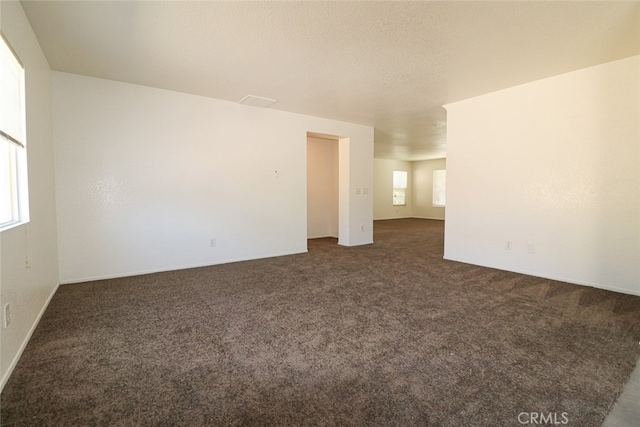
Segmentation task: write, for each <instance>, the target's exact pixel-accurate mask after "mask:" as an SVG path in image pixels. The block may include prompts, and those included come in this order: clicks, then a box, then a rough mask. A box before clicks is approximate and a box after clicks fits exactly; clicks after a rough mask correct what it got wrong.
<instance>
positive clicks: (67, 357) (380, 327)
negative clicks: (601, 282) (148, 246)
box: [1, 220, 640, 426]
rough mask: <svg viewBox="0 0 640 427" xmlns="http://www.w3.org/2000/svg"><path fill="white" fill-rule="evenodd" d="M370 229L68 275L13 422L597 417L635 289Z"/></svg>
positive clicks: (405, 230) (6, 410) (18, 382)
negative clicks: (274, 247) (253, 256)
mask: <svg viewBox="0 0 640 427" xmlns="http://www.w3.org/2000/svg"><path fill="white" fill-rule="evenodd" d="M374 238H375V244H373V245H369V246H366V247H357V248H344V247H339V246H337V245H336V242H335V240H333V239H319V240H314V241H310V242H309V253H308V254H303V255H293V256H286V257H279V258H272V259H264V260H257V261H249V262H243V263H234V264H226V265H219V266H213V267H207V268H198V269H191V270H183V271H175V272H169V273H158V274H151V275H145V276H137V277H131V278H123V279H114V280H106V281H99V282H92V283H85V284H77V285H66V286H61V287H60V289H59V291H58V292H57V294H56V295H55V296H54V298H53V300H52V301H51V304H50V306H49V308H48V309H47V311H46V313H45V314H44V316H43V318H42V321H41V322H40V325H39V326H38V327H37V329H36V331H35V333H34V335H33V337H32V339H31V341H30V343H29V344H28V346H27V348H26V350H25V352H24V354H23V356H22V359H21V360H20V362H19V364H18V366H17V367H16V369H15V371H14V373H13V375H12V377H11V378H10V380H9V382H8V383H7V385H6V387H5V389H4V392H3V393H2V400H1V406H2V411H1V416H2V418H1V420H2V425H3V426H14V425H21V426H22V425H28V426H32V425H34V426H35V425H37V426H43V425H51V426H89V425H100V426H107V425H108V426H132V425H142V426H146V425H149V426H150V425H181V426H205V425H207V426H210V425H211V426H215V425H238V426H240V425H243V426H244V425H354V426H365V425H366V426H426V425H429V426H463V425H464V426H476V425H477V426H518V425H521V423H520V421H527V420H530V419H531V418H530V417H531V416H530V415H525V416H522V415H520V416H521V419H520V421H519V420H518V416H519V414H521V413H537V414H540V413H542V414H544V415H545V417H548V416H549V414H551V415H553V416H555V417H556V418H555V419H556V421H558V422H561V421H564V420H565V419H566V420H567V421H568V424H564V425H570V426H599V425H600V424H601V422H602V420H603V419H604V417H605V415H606V414H607V412H608V410H609V408H610V406H611V405H612V403H613V402H614V400H615V398H616V396H617V395H618V393H619V392H620V390H621V388H622V386H623V384H624V382H625V381H626V380H627V378H628V376H629V373H630V372H631V370H632V368H633V366H634V365H635V363H636V360H637V359H638V357H639V356H640V346H639V345H638V342H639V341H640V297H634V296H629V295H624V294H617V293H613V292H607V291H603V290H597V289H593V288H589V287H582V286H576V285H570V284H566V283H560V282H554V281H551V280H545V279H540V278H534V277H529V276H523V275H519V274H514V273H508V272H503V271H497V270H492V269H488V268H482V267H476V266H472V265H466V264H461V263H455V262H450V261H444V260H443V259H442V252H443V249H442V248H443V224H442V222H438V221H428V220H394V221H382V222H376V223H375V236H374ZM537 417H538V416H537ZM536 419H539V418H536Z"/></svg>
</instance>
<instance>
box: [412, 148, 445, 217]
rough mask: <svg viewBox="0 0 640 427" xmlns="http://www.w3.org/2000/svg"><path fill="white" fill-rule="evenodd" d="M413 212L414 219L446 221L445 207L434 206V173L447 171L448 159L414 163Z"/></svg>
mask: <svg viewBox="0 0 640 427" xmlns="http://www.w3.org/2000/svg"><path fill="white" fill-rule="evenodd" d="M412 166H413V191H412V201H413V206H412V211H413V217H414V218H424V219H440V220H444V217H445V209H446V208H444V207H439V206H433V171H435V170H440V169H446V168H447V160H446V159H435V160H422V161H416V162H413V165H412Z"/></svg>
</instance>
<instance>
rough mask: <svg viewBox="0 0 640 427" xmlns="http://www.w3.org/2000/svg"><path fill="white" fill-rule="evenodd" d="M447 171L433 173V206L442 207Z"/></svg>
mask: <svg viewBox="0 0 640 427" xmlns="http://www.w3.org/2000/svg"><path fill="white" fill-rule="evenodd" d="M446 183H447V171H446V170H444V169H441V170H435V171H433V206H436V207H442V208H443V207H444V205H445V189H446Z"/></svg>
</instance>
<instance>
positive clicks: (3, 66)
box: [0, 33, 28, 231]
mask: <svg viewBox="0 0 640 427" xmlns="http://www.w3.org/2000/svg"><path fill="white" fill-rule="evenodd" d="M0 35H1V36H2V37H0V40H1V41H0V231H1V230H5V229H7V228H10V227H12V226H14V225H16V224H19V223H21V222H24V221H26V220H27V217H28V205H27V200H28V196H27V185H26V176H27V175H26V167H27V155H26V132H25V99H24V94H25V91H24V67H23V66H22V63H21V62H20V60H19V59H18V57H17V56H16V54H15V53H14V52H13V50H12V49H11V47H10V46H9V43H8V42H7V40H6V39H5V37H4V35H2V34H1V33H0Z"/></svg>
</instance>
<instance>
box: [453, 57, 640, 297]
mask: <svg viewBox="0 0 640 427" xmlns="http://www.w3.org/2000/svg"><path fill="white" fill-rule="evenodd" d="M639 69H640V57H639V56H635V57H631V58H627V59H623V60H619V61H614V62H610V63H607V64H603V65H598V66H595V67H590V68H586V69H582V70H578V71H575V72H571V73H567V74H562V75H559V76H556V77H552V78H548V79H544V80H539V81H536V82H532V83H528V84H525V85H521V86H517V87H513V88H510V89H506V90H502V91H499V92H494V93H490V94H487V95H483V96H479V97H477V98H472V99H468V100H465V101H460V102H457V103H454V104H450V105H448V106H447V107H446V108H447V112H448V126H447V134H448V135H447V136H448V147H447V150H448V154H447V212H446V226H445V227H446V232H445V257H446V258H448V259H452V260H459V261H464V262H469V263H473V264H480V265H486V266H490V267H496V268H501V269H506V270H513V271H519V272H524V273H529V274H533V275H538V276H543V277H551V278H557V279H561V280H566V281H569V282H574V283H581V284H587V285H593V286H597V287H603V288H610V289H615V290H620V291H625V292H629V293H635V294H640V267H639V266H640V167H639V165H640V120H639V119H640V98H639V97H638V93H640V73H638V70H639ZM507 241H509V242H511V250H506V249H505V246H506V242H507Z"/></svg>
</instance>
